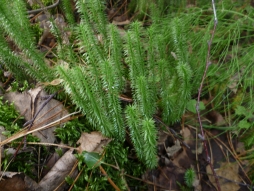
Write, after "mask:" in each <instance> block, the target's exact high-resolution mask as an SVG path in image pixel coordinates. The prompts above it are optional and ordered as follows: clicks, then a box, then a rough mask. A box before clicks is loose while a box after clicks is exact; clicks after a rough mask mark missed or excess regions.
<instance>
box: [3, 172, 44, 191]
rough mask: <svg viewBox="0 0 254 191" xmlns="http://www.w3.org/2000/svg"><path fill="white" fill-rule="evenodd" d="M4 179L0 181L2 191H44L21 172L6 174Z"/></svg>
mask: <svg viewBox="0 0 254 191" xmlns="http://www.w3.org/2000/svg"><path fill="white" fill-rule="evenodd" d="M0 174H1V173H0ZM3 178H4V179H2V180H1V181H0V190H1V191H2V190H3V191H32V190H36V191H43V190H42V189H41V188H39V186H38V185H37V183H36V182H35V181H33V180H32V179H31V178H29V177H28V176H26V175H24V174H23V173H20V172H5V173H4V176H3Z"/></svg>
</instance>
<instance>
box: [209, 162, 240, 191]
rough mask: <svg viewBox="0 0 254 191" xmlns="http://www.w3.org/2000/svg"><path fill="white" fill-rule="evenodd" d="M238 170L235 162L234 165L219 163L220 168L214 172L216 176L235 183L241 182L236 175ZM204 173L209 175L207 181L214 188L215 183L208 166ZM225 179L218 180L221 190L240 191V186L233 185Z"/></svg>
mask: <svg viewBox="0 0 254 191" xmlns="http://www.w3.org/2000/svg"><path fill="white" fill-rule="evenodd" d="M238 169H239V165H238V164H237V163H236V162H235V163H228V162H223V163H221V167H220V168H219V169H216V170H215V172H216V174H217V176H221V177H224V178H226V179H228V180H232V181H235V182H241V179H240V177H239V175H238ZM206 171H207V173H208V174H210V175H209V180H210V181H211V182H212V184H213V185H214V186H215V187H216V182H215V179H214V177H213V175H212V174H213V173H212V171H211V168H210V166H209V165H208V166H207V167H206ZM226 179H223V178H219V184H220V187H221V190H230V191H237V190H239V189H240V186H239V185H238V184H235V183H234V182H230V181H228V180H226Z"/></svg>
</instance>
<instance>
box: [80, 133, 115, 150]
mask: <svg viewBox="0 0 254 191" xmlns="http://www.w3.org/2000/svg"><path fill="white" fill-rule="evenodd" d="M110 141H111V139H109V138H107V137H104V136H103V135H102V134H101V133H100V132H97V131H93V132H91V133H82V135H81V136H80V138H79V140H78V141H77V144H80V146H79V147H78V148H77V149H78V152H79V153H82V152H83V151H87V152H97V153H101V152H102V151H103V147H104V146H106V145H107V144H108V143H109V142H110Z"/></svg>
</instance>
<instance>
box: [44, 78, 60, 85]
mask: <svg viewBox="0 0 254 191" xmlns="http://www.w3.org/2000/svg"><path fill="white" fill-rule="evenodd" d="M62 82H63V79H60V78H57V79H54V80H53V81H51V82H42V83H41V85H44V86H48V85H51V86H57V85H59V84H61V83H62Z"/></svg>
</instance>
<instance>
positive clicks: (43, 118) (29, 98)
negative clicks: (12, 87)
mask: <svg viewBox="0 0 254 191" xmlns="http://www.w3.org/2000/svg"><path fill="white" fill-rule="evenodd" d="M45 96H47V94H46V92H45V91H43V90H42V88H41V87H38V88H35V89H32V90H29V91H27V92H24V93H17V92H10V93H8V94H5V95H4V99H5V100H8V101H9V102H14V106H15V108H16V109H17V110H18V111H19V112H20V113H21V115H23V116H24V118H25V120H27V121H29V120H31V119H32V117H33V116H34V115H35V113H36V112H37V111H38V110H39V109H40V107H41V105H42V104H43V103H44V101H45V99H43V97H45ZM67 114H68V111H67V110H66V109H65V108H64V106H63V104H62V103H61V102H59V101H57V100H55V99H52V100H50V101H49V103H47V104H46V106H45V107H44V108H43V110H42V111H41V112H40V113H39V115H38V117H37V118H36V119H35V121H34V123H33V126H34V127H39V126H43V125H47V124H49V123H51V122H53V121H56V120H58V119H60V118H61V117H63V116H65V115H67ZM54 130H55V127H52V128H48V129H45V130H42V131H39V132H34V133H33V135H35V136H37V137H38V138H40V140H41V142H45V143H54V142H55V135H54Z"/></svg>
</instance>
